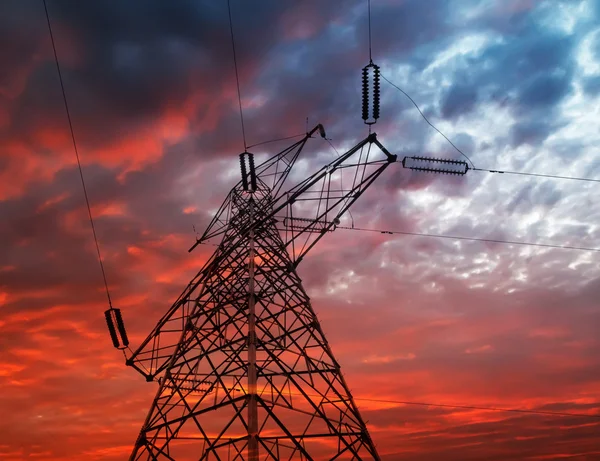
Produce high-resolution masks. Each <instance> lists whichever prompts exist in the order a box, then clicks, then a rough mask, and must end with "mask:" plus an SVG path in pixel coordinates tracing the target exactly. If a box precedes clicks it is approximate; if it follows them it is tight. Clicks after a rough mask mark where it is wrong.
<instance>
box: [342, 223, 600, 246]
mask: <svg viewBox="0 0 600 461" xmlns="http://www.w3.org/2000/svg"><path fill="white" fill-rule="evenodd" d="M337 228H338V229H343V230H354V231H362V232H377V233H379V234H390V235H396V234H397V235H414V236H419V237H431V238H441V239H449V240H471V241H474V242H487V243H502V244H506V245H523V246H532V247H542V248H557V249H561V250H579V251H594V252H600V248H590V247H577V246H570V245H552V244H547V243H533V242H520V241H515V240H499V239H485V238H477V237H463V236H458V235H444V234H427V233H421V232H404V231H390V230H382V229H367V228H362V227H348V226H338V227H337Z"/></svg>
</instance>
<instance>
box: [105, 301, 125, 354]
mask: <svg viewBox="0 0 600 461" xmlns="http://www.w3.org/2000/svg"><path fill="white" fill-rule="evenodd" d="M104 317H105V318H106V325H107V326H108V331H109V333H110V337H111V339H112V342H113V346H115V347H116V348H117V349H125V348H126V347H127V346H129V339H127V332H126V331H125V324H124V323H123V317H121V310H120V309H114V308H112V307H111V308H110V309H108V310H107V311H105V312H104Z"/></svg>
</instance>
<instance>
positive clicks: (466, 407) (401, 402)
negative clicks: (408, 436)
mask: <svg viewBox="0 0 600 461" xmlns="http://www.w3.org/2000/svg"><path fill="white" fill-rule="evenodd" d="M354 400H359V401H364V402H376V403H394V404H399V405H418V406H423V407H438V408H454V409H461V410H484V411H498V412H507V413H525V414H535V415H545V416H570V417H581V418H595V419H600V414H598V415H590V414H586V413H571V412H563V411H546V410H526V409H521V408H497V407H483V406H477V405H450V404H446V403H428V402H409V401H404V400H384V399H369V398H360V397H355V398H354Z"/></svg>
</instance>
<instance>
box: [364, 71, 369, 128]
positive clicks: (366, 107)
mask: <svg viewBox="0 0 600 461" xmlns="http://www.w3.org/2000/svg"><path fill="white" fill-rule="evenodd" d="M362 119H363V120H364V121H365V122H366V121H367V120H368V119H369V66H366V67H363V70H362Z"/></svg>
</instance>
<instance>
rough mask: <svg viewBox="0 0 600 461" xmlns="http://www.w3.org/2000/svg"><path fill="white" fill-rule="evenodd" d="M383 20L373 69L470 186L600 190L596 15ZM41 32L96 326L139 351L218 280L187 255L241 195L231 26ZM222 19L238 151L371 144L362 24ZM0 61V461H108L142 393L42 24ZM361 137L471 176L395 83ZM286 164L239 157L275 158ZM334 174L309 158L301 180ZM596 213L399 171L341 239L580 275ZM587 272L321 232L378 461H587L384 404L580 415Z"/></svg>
mask: <svg viewBox="0 0 600 461" xmlns="http://www.w3.org/2000/svg"><path fill="white" fill-rule="evenodd" d="M372 3H373V5H372V7H373V10H372V21H373V26H374V27H373V29H372V38H373V41H372V45H373V59H374V61H375V62H376V63H377V64H379V65H381V67H382V71H383V73H384V75H386V77H388V78H389V79H390V80H391V81H393V82H394V83H395V84H397V85H399V86H400V87H402V88H403V89H404V90H405V91H407V92H408V93H410V94H411V96H412V97H413V98H414V100H415V101H416V102H417V103H418V104H419V106H420V107H421V108H422V110H423V111H424V112H425V113H426V115H427V116H428V118H429V119H430V120H431V121H432V122H433V123H434V124H435V125H436V126H438V127H439V128H440V129H441V130H442V131H443V132H444V133H445V134H447V135H448V136H449V137H450V138H451V139H452V140H453V142H454V143H455V144H456V145H457V146H459V148H460V149H461V150H463V151H464V152H465V154H467V155H468V156H469V158H470V159H471V160H473V163H474V165H475V166H477V167H481V168H492V169H503V170H513V171H528V172H534V173H545V174H559V175H566V176H580V177H595V176H594V175H595V173H596V172H597V171H598V162H597V160H596V158H597V155H596V150H597V144H598V142H600V135H599V134H598V130H597V123H596V122H597V121H596V115H595V114H596V113H597V107H598V104H599V102H598V97H597V91H596V86H597V84H596V80H597V77H598V75H600V74H598V72H596V71H595V70H594V69H596V67H598V68H599V69H600V57H599V54H598V50H597V48H598V47H597V46H596V45H597V40H596V41H595V39H594V37H596V38H597V36H598V34H597V32H595V31H596V29H597V24H595V23H594V21H595V18H597V17H598V15H597V13H598V12H597V11H596V10H597V8H593V7H589V6H586V3H589V2H552V1H527V2H513V1H510V2H506V1H502V2H500V1H494V2H487V1H479V0H469V1H468V2H465V4H464V5H463V4H462V3H461V7H460V8H458V7H457V6H456V5H454V4H453V2H433V3H431V4H430V2H419V1H416V0H410V1H409V0H407V1H391V0H390V1H387V0H386V1H380V2H372ZM48 6H49V11H50V14H51V16H52V19H53V26H54V31H55V37H56V40H57V47H58V52H59V56H60V58H61V66H62V67H61V68H62V71H63V74H64V77H65V85H66V91H67V97H68V99H69V105H70V109H71V113H72V119H73V126H74V130H75V135H76V139H77V142H78V146H79V152H80V156H81V159H82V165H83V173H84V175H85V179H86V186H87V192H88V196H89V199H90V202H91V205H92V211H93V214H94V218H95V224H96V231H97V235H98V238H99V243H100V248H101V250H102V254H103V257H104V267H105V270H106V275H107V279H108V283H109V287H110V291H111V296H112V302H113V305H114V306H115V307H119V308H121V309H122V311H123V316H124V318H125V322H126V325H127V329H128V333H129V336H130V339H131V343H132V345H134V346H135V345H138V344H140V342H141V341H142V340H143V339H144V338H145V336H146V334H147V333H148V332H149V331H150V330H151V328H152V327H153V326H154V323H155V321H156V320H157V319H158V318H159V317H160V316H161V315H162V314H163V313H164V312H165V310H166V309H167V308H168V307H169V306H170V305H171V303H172V302H173V300H174V299H176V297H177V296H178V295H179V293H180V292H181V290H182V289H183V288H184V287H185V286H186V284H187V282H188V281H189V279H191V277H193V275H194V274H195V273H196V272H197V271H198V269H199V268H200V267H201V266H202V264H203V263H204V262H205V261H206V260H207V259H208V257H209V256H210V254H211V251H212V250H213V247H211V246H199V247H198V248H197V249H196V250H195V251H194V252H193V253H192V254H189V253H187V251H186V250H187V249H188V248H189V247H190V246H191V245H192V243H193V242H194V237H195V235H194V228H195V229H196V231H197V232H202V230H203V229H204V228H205V226H206V225H207V224H208V222H209V220H210V219H211V217H212V214H213V213H214V211H215V210H216V209H217V208H218V206H219V205H220V203H221V202H222V200H223V198H224V197H225V195H226V194H227V192H228V191H229V189H230V188H231V187H232V186H233V185H234V184H235V182H236V181H237V180H238V178H239V172H238V166H237V164H238V163H237V154H239V152H241V149H243V145H242V139H241V129H240V124H239V122H240V120H239V113H238V101H237V87H236V81H235V78H234V72H233V62H232V55H231V42H230V36H229V24H228V16H227V8H226V5H225V4H217V3H215V2H210V1H203V2H198V1H184V2H178V3H177V4H176V5H175V4H170V3H169V4H167V3H164V2H158V1H149V2H120V3H115V4H113V5H111V6H110V7H108V6H107V5H105V4H102V3H85V4H82V5H79V6H77V7H74V6H73V4H72V3H70V2H65V1H62V0H60V1H59V0H52V1H49V2H48ZM3 13H4V14H3ZM232 13H233V20H234V28H235V29H234V30H235V35H236V52H237V59H238V66H239V73H240V84H241V92H242V105H243V107H244V122H245V128H246V136H247V144H253V143H255V142H261V141H266V140H269V139H273V138H279V137H284V136H291V135H295V134H298V133H302V132H304V131H305V129H306V118H307V117H309V125H310V126H313V125H315V124H316V123H319V122H322V123H324V124H325V128H326V130H327V133H328V135H329V136H331V137H332V138H333V141H332V142H333V144H334V145H335V146H336V148H337V149H338V150H339V151H343V150H346V149H348V148H349V147H351V146H352V145H353V144H354V143H355V142H356V141H357V140H359V139H362V138H363V137H364V136H366V134H367V128H366V127H365V126H364V124H363V123H362V121H361V119H360V115H359V114H360V108H359V106H360V94H359V93H360V69H361V68H362V67H363V66H364V65H365V64H367V63H368V43H367V37H368V35H367V32H368V31H367V10H366V4H364V3H362V2H359V1H354V0H352V1H350V0H348V1H344V2H341V3H331V4H330V3H329V2H327V3H326V4H324V3H323V2H320V1H316V0H314V1H308V2H302V4H298V5H291V4H285V3H284V2H277V1H264V2H262V1H261V2H258V3H256V4H253V5H252V6H249V5H247V4H246V3H244V2H240V1H233V2H232ZM596 22H597V21H596ZM594 34H595V35H594ZM0 40H2V41H3V43H7V44H8V46H5V47H2V50H1V51H0V60H1V62H2V64H3V66H2V69H3V71H1V70H0V145H1V146H2V147H1V152H2V153H1V155H0V217H1V219H0V242H2V243H1V246H0V312H1V314H0V329H1V330H2V334H0V351H2V353H1V354H0V357H1V359H0V387H1V388H2V392H0V409H1V413H2V414H3V416H4V417H3V419H2V421H1V422H0V433H1V434H2V435H1V436H0V458H6V459H24V458H29V457H37V458H39V459H45V460H54V459H63V460H77V459H81V457H82V456H83V457H86V458H90V459H97V460H118V459H123V457H124V456H127V453H128V452H129V449H130V447H131V445H132V443H133V441H134V440H135V437H136V436H137V434H138V433H139V428H140V425H141V424H142V422H143V420H144V418H145V415H146V412H147V410H148V408H149V405H150V402H151V401H152V398H153V396H154V394H155V391H156V388H155V385H153V384H147V383H144V381H143V379H141V378H140V377H138V376H136V375H135V374H134V373H133V372H132V371H131V370H130V369H128V368H126V367H125V366H124V364H123V358H122V357H121V356H120V355H119V353H118V352H116V351H114V350H113V349H112V348H111V345H110V339H109V337H108V335H107V332H106V331H105V328H106V327H105V324H104V319H103V315H102V312H103V310H105V309H106V307H107V303H106V295H105V293H104V287H103V282H102V278H101V273H100V269H99V265H98V262H97V260H96V253H95V252H96V250H95V247H94V242H93V241H92V238H91V234H90V227H89V221H88V217H87V210H86V207H85V201H84V198H83V195H82V190H81V184H80V178H79V172H78V169H77V166H76V162H75V158H74V154H73V152H72V146H71V139H70V134H69V131H68V126H67V124H66V117H65V113H64V107H63V105H62V104H63V101H62V95H61V93H60V86H59V83H58V80H57V76H56V69H55V64H54V61H53V54H52V49H51V47H50V43H49V40H48V35H47V29H46V24H45V18H44V14H43V10H42V9H36V8H31V7H30V6H27V5H25V3H24V2H20V1H9V2H7V3H4V4H2V5H0ZM586 50H587V51H586ZM588 51H589V52H588ZM586 53H587V54H586ZM374 128H375V129H376V131H377V134H378V139H380V140H381V141H382V142H383V143H384V145H385V146H386V147H387V148H388V149H389V150H390V151H391V152H392V153H394V154H398V155H399V157H400V158H402V157H403V156H405V155H407V156H411V155H426V156H434V157H444V158H453V159H461V160H462V159H463V157H462V156H461V155H460V154H459V153H457V152H456V151H454V150H453V148H452V147H451V146H449V145H448V144H447V143H446V141H445V140H444V139H443V138H441V136H439V135H438V134H437V133H436V132H435V131H433V130H432V129H431V128H430V127H429V126H428V125H427V124H426V123H425V122H424V121H423V120H422V118H421V116H420V114H419V113H418V112H417V111H416V109H415V108H414V106H412V104H411V103H410V102H409V101H408V100H407V99H406V98H405V96H404V95H402V94H401V93H400V92H398V91H397V90H396V89H394V88H393V87H391V86H389V85H388V84H387V83H386V82H382V118H381V120H380V121H379V122H378V124H377V125H375V127H374ZM287 145H288V144H287V142H285V141H283V142H279V143H273V144H265V145H262V146H256V147H255V148H252V149H250V150H251V151H252V152H254V153H255V154H256V155H257V156H266V155H268V154H270V153H274V152H277V151H278V150H279V149H282V148H284V147H286V146H287ZM335 156H336V154H335V152H334V151H333V149H331V147H330V146H329V144H328V143H326V142H323V141H322V140H320V139H313V140H310V143H309V144H308V145H307V148H306V150H305V151H304V152H303V168H304V169H305V170H306V171H307V172H308V171H315V170H316V169H318V168H319V167H320V166H322V165H323V164H324V163H325V162H326V161H329V160H332V159H333V158H335ZM297 179H300V178H296V177H294V180H297ZM595 187H596V186H595V184H594V183H584V182H581V181H557V180H550V179H548V178H546V179H543V180H542V179H538V178H532V177H520V176H518V177H516V176H511V175H507V174H505V175H499V174H495V175H492V174H487V173H483V172H479V171H472V170H470V171H469V172H468V174H467V175H465V176H464V177H459V178H457V177H453V178H448V177H446V176H440V175H434V174H425V173H420V172H416V171H411V170H407V169H403V168H401V166H400V165H399V164H395V165H391V166H390V168H388V169H387V170H386V171H385V173H384V175H382V177H381V178H379V180H378V181H377V182H376V183H375V184H374V185H373V186H372V187H371V188H370V189H369V190H368V191H367V192H366V193H365V194H364V196H362V197H361V198H360V200H359V201H358V202H357V203H356V206H355V207H354V208H353V210H352V212H353V215H352V217H350V216H349V215H348V216H343V217H342V219H343V222H344V225H347V226H348V227H352V223H354V225H355V227H364V228H373V229H382V230H396V231H407V232H415V233H423V234H448V235H459V236H465V237H478V238H498V239H507V240H517V241H525V242H527V241H530V242H542V243H553V244H559V245H572V246H588V247H595V246H597V245H596V242H597V240H598V237H599V236H600V234H599V232H600V231H599V229H598V226H597V224H596V223H597V222H598V219H599V218H600V208H598V206H597V204H596V203H595V201H594V199H593V197H594V194H595V193H596V192H595ZM595 258H596V257H595V253H592V252H576V251H567V250H558V249H550V248H539V247H529V246H518V245H501V244H498V243H484V242H477V241H468V240H460V241H458V240H446V239H438V238H432V237H427V236H418V235H413V236H411V235H389V234H382V233H378V232H369V233H367V232H361V231H357V230H344V229H338V230H336V231H335V232H333V233H331V234H328V235H327V236H325V238H324V239H323V240H322V241H321V242H320V243H319V245H318V246H317V247H316V248H315V249H314V250H312V251H311V253H310V254H309V255H308V256H307V258H306V260H305V261H303V263H302V264H301V265H300V266H299V274H300V276H301V277H302V278H303V281H304V286H305V288H306V290H307V292H308V293H309V295H311V297H312V298H313V307H314V309H315V310H316V311H317V314H318V316H319V319H320V321H321V324H322V327H323V329H324V331H325V333H326V335H327V338H328V341H329V342H330V344H331V347H332V350H333V352H334V354H335V356H336V359H337V361H338V362H339V363H340V364H341V365H342V370H343V372H344V375H345V378H346V380H347V382H348V383H349V384H350V387H351V388H352V392H353V394H354V396H355V397H356V402H357V404H358V405H359V407H360V408H361V411H362V414H363V416H364V418H365V419H366V420H367V421H368V427H369V429H370V431H371V435H372V437H373V439H374V440H375V442H376V444H377V447H378V449H379V451H380V453H381V456H382V459H384V460H389V461H396V460H401V459H427V460H436V459H440V460H441V459H444V460H448V459H450V460H451V459H456V460H459V459H460V460H468V459H471V460H476V459H487V460H505V459H530V460H534V459H552V457H555V458H556V457H560V456H563V457H566V456H570V457H577V456H579V457H586V456H587V457H593V456H596V455H597V454H598V451H599V450H600V447H599V445H598V442H597V437H595V435H594V434H595V433H597V430H598V425H597V423H596V420H594V419H591V418H585V417H562V418H559V417H552V416H542V415H526V414H517V413H503V412H492V411H484V410H474V409H458V408H447V407H435V406H424V405H407V404H402V403H393V401H396V402H402V401H413V402H417V403H419V402H420V403H428V402H429V403H440V404H450V405H472V406H492V407H499V408H515V407H517V408H529V409H537V410H547V411H561V412H572V413H589V414H594V415H595V414H597V412H598V407H599V403H598V402H599V398H600V397H599V396H600V375H599V374H598V371H597V370H599V369H600V368H599V365H600V364H599V363H598V357H597V349H598V338H597V332H598V329H599V328H600V314H599V311H598V309H597V306H596V303H597V299H598V294H599V284H598V278H599V273H598V265H597V262H596V259H595ZM374 400H386V401H387V402H377V401H374Z"/></svg>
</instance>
